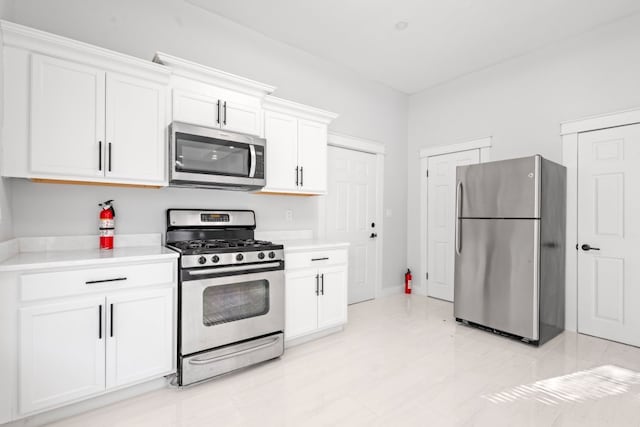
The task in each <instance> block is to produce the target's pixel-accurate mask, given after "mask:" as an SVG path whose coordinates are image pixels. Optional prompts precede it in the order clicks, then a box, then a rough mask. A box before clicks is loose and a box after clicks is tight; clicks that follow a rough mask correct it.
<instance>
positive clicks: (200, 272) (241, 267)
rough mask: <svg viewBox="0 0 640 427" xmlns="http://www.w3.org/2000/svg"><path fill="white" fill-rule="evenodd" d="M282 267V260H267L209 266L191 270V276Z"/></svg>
mask: <svg viewBox="0 0 640 427" xmlns="http://www.w3.org/2000/svg"><path fill="white" fill-rule="evenodd" d="M273 267H280V262H265V263H264V264H253V265H238V266H233V267H219V268H207V269H204V270H195V271H190V272H189V274H190V275H191V276H204V275H206V274H212V273H232V272H236V271H251V270H262V269H263V268H273Z"/></svg>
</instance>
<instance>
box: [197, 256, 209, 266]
mask: <svg viewBox="0 0 640 427" xmlns="http://www.w3.org/2000/svg"><path fill="white" fill-rule="evenodd" d="M205 262H207V259H206V258H205V257H203V256H201V257H200V258H198V264H204V263H205Z"/></svg>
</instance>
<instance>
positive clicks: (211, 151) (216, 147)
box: [169, 122, 266, 191]
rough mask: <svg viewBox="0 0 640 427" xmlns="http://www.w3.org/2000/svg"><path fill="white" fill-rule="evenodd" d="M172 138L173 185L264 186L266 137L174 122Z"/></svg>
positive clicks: (246, 189) (243, 187)
mask: <svg viewBox="0 0 640 427" xmlns="http://www.w3.org/2000/svg"><path fill="white" fill-rule="evenodd" d="M169 139H170V141H169V162H170V164H169V184H170V185H172V186H187V187H204V188H218V189H225V190H245V191H248V190H256V189H259V188H262V187H264V186H265V183H266V180H265V157H266V152H265V151H266V150H265V148H266V141H265V140H264V139H263V138H258V137H255V136H251V135H246V134H242V133H236V132H228V131H225V130H220V129H213V128H207V127H203V126H196V125H192V124H188V123H181V122H173V123H172V124H171V126H170V127H169Z"/></svg>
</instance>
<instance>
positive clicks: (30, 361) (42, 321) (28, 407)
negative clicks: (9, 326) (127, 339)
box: [19, 297, 105, 414]
mask: <svg viewBox="0 0 640 427" xmlns="http://www.w3.org/2000/svg"><path fill="white" fill-rule="evenodd" d="M104 303H105V300H104V297H91V298H81V299H80V298H78V299H74V300H73V301H71V302H68V303H61V304H44V305H37V306H31V307H26V308H22V309H20V363H19V367H20V379H19V381H20V387H19V390H20V412H21V413H23V414H24V413H28V412H32V411H35V410H39V409H43V408H47V407H51V406H56V405H60V404H62V403H65V402H68V401H71V400H74V399H78V398H81V397H84V396H88V395H91V394H95V393H99V392H101V391H103V390H104V388H105V377H104V374H105V364H104V357H105V328H104V324H105V322H104V319H105V305H104Z"/></svg>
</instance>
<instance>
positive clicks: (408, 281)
mask: <svg viewBox="0 0 640 427" xmlns="http://www.w3.org/2000/svg"><path fill="white" fill-rule="evenodd" d="M404 293H405V294H410V293H411V270H409V269H408V268H407V272H406V273H404Z"/></svg>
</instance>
